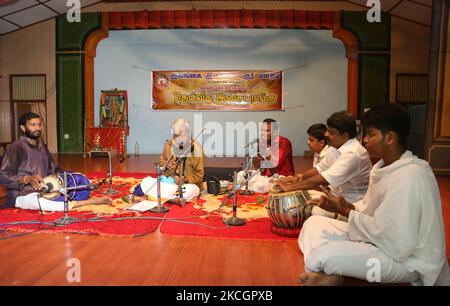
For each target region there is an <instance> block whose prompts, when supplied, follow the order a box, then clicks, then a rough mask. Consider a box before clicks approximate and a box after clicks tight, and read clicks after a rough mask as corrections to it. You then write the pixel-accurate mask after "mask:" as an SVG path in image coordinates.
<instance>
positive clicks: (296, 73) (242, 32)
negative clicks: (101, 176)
mask: <svg viewBox="0 0 450 306" xmlns="http://www.w3.org/2000/svg"><path fill="white" fill-rule="evenodd" d="M299 66H300V67H299ZM137 67H140V68H137ZM193 69H196V70H252V69H262V70H265V69H272V70H277V69H279V70H284V76H283V78H284V79H283V82H284V85H283V87H284V88H283V101H284V107H285V108H286V110H285V111H274V112H243V111H241V112H189V111H188V112H186V111H185V112H179V111H153V110H151V97H152V93H151V71H152V70H193ZM111 88H118V89H124V90H127V91H128V99H129V126H130V136H129V138H128V151H129V152H130V153H132V152H134V144H135V142H136V141H138V142H139V146H140V153H141V154H143V153H144V154H159V153H160V151H161V149H162V146H163V142H164V141H165V140H166V139H168V138H169V137H170V124H171V122H172V121H173V120H174V119H177V118H186V119H188V120H190V121H191V123H192V121H193V118H194V114H202V119H203V120H202V121H203V125H205V124H206V123H207V122H210V121H216V122H218V123H220V124H221V125H222V126H223V127H225V125H226V122H237V121H241V122H244V123H247V122H251V121H255V122H259V121H261V120H263V119H264V118H267V117H270V118H274V119H277V120H279V121H280V123H281V134H282V135H284V136H286V137H288V138H289V139H290V140H291V141H292V144H293V149H294V154H295V155H302V154H303V151H304V150H306V149H307V144H306V136H305V135H306V129H307V128H308V126H309V125H311V124H313V123H317V122H325V121H326V118H327V117H328V116H329V115H330V114H331V113H333V112H335V111H339V110H343V109H346V105H347V59H346V58H345V56H344V46H343V45H342V43H341V42H340V41H339V40H336V39H333V38H332V36H331V31H319V30H310V31H308V30H269V29H264V30H261V29H213V30H185V29H180V30H140V31H110V33H109V38H107V39H105V40H103V41H101V42H100V44H99V45H98V47H97V56H96V58H95V101H97V102H96V104H95V105H96V108H95V114H96V124H98V120H99V119H98V117H99V116H98V113H99V101H100V92H101V90H104V89H111ZM195 128H196V129H197V130H200V129H201V128H199V127H198V126H197V127H195ZM193 129H194V128H193ZM231 132H232V131H227V132H226V133H228V135H225V134H223V138H224V139H225V138H226V137H227V136H228V137H229V136H230V133H231ZM224 133H225V132H224ZM224 147H227V151H226V153H227V154H229V153H230V152H231V153H234V154H237V155H242V154H244V150H243V149H242V148H241V147H237V148H236V145H235V144H234V143H226V144H225V143H224ZM206 153H208V152H206ZM223 154H225V152H223Z"/></svg>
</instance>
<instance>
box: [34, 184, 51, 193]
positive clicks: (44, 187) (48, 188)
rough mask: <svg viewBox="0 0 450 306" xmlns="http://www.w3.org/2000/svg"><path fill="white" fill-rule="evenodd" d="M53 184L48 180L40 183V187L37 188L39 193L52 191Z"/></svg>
mask: <svg viewBox="0 0 450 306" xmlns="http://www.w3.org/2000/svg"><path fill="white" fill-rule="evenodd" d="M53 188H54V186H53V184H52V183H50V182H48V183H46V184H43V183H41V188H40V189H39V191H38V192H39V193H47V192H52V191H53Z"/></svg>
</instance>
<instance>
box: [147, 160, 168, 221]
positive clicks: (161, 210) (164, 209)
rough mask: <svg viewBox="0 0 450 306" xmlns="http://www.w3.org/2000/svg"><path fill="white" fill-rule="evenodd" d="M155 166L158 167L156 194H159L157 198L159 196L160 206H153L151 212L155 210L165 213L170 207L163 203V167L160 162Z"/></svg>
mask: <svg viewBox="0 0 450 306" xmlns="http://www.w3.org/2000/svg"><path fill="white" fill-rule="evenodd" d="M155 168H156V194H157V198H158V206H155V207H153V208H152V209H150V211H151V212H155V213H165V212H168V211H169V209H168V208H167V207H165V206H162V205H161V174H162V169H161V167H160V166H159V164H158V163H156V164H155ZM164 168H165V167H164ZM164 168H163V169H164ZM153 186H154V185H153ZM150 189H151V188H150Z"/></svg>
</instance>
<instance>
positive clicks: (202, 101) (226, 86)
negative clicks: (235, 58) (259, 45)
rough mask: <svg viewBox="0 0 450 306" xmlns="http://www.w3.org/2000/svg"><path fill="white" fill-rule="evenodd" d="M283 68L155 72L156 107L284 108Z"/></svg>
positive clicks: (154, 94) (188, 108)
mask: <svg viewBox="0 0 450 306" xmlns="http://www.w3.org/2000/svg"><path fill="white" fill-rule="evenodd" d="M282 76H283V73H282V72H281V71H263V70H254V71H249V70H239V71H237V70H234V71H153V104H152V108H153V109H155V110H170V109H173V110H218V111H223V110H252V111H255V110H256V111H259V110H281V109H282V99H281V98H282V91H281V90H282Z"/></svg>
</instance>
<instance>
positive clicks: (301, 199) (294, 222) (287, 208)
mask: <svg viewBox="0 0 450 306" xmlns="http://www.w3.org/2000/svg"><path fill="white" fill-rule="evenodd" d="M310 199H311V197H310V196H309V194H308V192H307V191H305V190H296V191H289V192H271V193H269V199H268V201H267V212H268V213H269V216H270V218H272V221H273V223H274V224H275V225H276V226H279V227H282V228H288V229H291V228H298V227H301V226H302V225H303V222H305V220H306V219H308V218H309V217H310V216H311V211H312V208H313V206H312V205H311V204H307V202H308V200H310Z"/></svg>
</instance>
